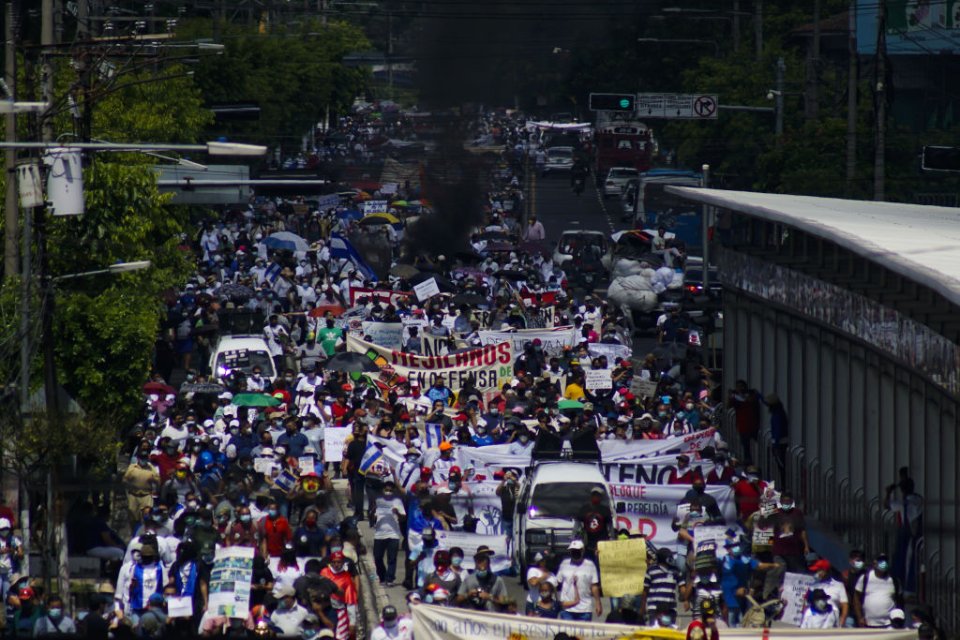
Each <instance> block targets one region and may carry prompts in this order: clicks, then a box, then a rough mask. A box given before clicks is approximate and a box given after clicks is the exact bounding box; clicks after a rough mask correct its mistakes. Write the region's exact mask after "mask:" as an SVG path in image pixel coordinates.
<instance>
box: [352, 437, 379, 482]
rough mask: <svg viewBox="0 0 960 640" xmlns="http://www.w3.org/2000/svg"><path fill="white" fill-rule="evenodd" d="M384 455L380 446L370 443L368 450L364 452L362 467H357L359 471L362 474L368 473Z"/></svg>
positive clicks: (361, 460) (361, 459)
mask: <svg viewBox="0 0 960 640" xmlns="http://www.w3.org/2000/svg"><path fill="white" fill-rule="evenodd" d="M382 457H383V451H381V450H380V447H378V446H377V445H375V444H368V445H367V449H366V451H364V452H363V457H362V458H360V468H359V469H357V472H358V473H359V474H360V475H362V476H365V475H367V471H369V470H370V468H371V467H373V465H374V464H376V463H377V461H378V460H380V459H381V458H382Z"/></svg>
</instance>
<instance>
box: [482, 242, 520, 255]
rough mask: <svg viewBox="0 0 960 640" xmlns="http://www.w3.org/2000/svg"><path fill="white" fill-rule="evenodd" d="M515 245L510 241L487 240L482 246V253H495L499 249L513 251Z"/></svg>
mask: <svg viewBox="0 0 960 640" xmlns="http://www.w3.org/2000/svg"><path fill="white" fill-rule="evenodd" d="M516 248H517V247H516V245H514V244H513V243H512V242H488V243H487V246H485V247H484V248H483V253H496V252H499V251H504V252H506V251H513V250H515V249H516Z"/></svg>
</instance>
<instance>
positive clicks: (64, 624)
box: [33, 596, 77, 638]
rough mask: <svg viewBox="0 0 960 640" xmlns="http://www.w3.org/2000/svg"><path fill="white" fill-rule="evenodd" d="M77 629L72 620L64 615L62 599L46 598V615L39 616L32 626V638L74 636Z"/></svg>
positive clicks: (57, 597) (56, 597)
mask: <svg viewBox="0 0 960 640" xmlns="http://www.w3.org/2000/svg"><path fill="white" fill-rule="evenodd" d="M76 632H77V627H76V625H75V624H74V622H73V618H71V617H70V616H68V615H66V613H65V612H64V609H63V599H62V598H60V596H50V597H49V598H47V613H46V615H44V616H41V617H40V619H39V620H37V622H36V624H35V625H34V626H33V636H34V637H35V638H42V637H44V636H48V635H56V634H75V633H76Z"/></svg>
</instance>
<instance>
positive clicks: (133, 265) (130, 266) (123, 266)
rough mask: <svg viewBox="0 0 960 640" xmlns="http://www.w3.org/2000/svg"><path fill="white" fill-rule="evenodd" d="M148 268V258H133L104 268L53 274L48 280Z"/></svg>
mask: <svg viewBox="0 0 960 640" xmlns="http://www.w3.org/2000/svg"><path fill="white" fill-rule="evenodd" d="M149 268H150V261H149V260H135V261H133V262H117V263H114V264H112V265H110V266H109V267H107V268H106V269H94V270H93V271H81V272H80V273H66V274H64V275H62V276H54V277H53V278H50V282H52V283H57V282H63V281H64V280H75V279H76V278H86V277H88V276H99V275H103V274H106V273H109V274H119V273H130V272H131V271H142V270H143V269H149Z"/></svg>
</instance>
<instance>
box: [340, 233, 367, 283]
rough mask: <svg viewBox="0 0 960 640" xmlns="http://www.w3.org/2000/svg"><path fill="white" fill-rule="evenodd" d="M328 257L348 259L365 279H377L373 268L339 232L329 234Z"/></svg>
mask: <svg viewBox="0 0 960 640" xmlns="http://www.w3.org/2000/svg"><path fill="white" fill-rule="evenodd" d="M330 257H331V258H340V259H342V260H349V261H350V262H352V263H353V264H354V266H356V267H357V269H358V270H359V271H360V273H362V274H363V276H364V277H365V278H366V279H367V280H372V281H374V282H376V281H377V274H376V273H374V271H373V268H372V267H371V266H370V265H369V264H367V261H366V260H364V259H363V258H362V257H361V256H360V253H359V252H358V251H357V249H356V247H354V246H353V245H352V244H351V243H350V241H349V240H347V239H346V238H345V237H343V236H342V235H340V234H339V233H331V234H330Z"/></svg>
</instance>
